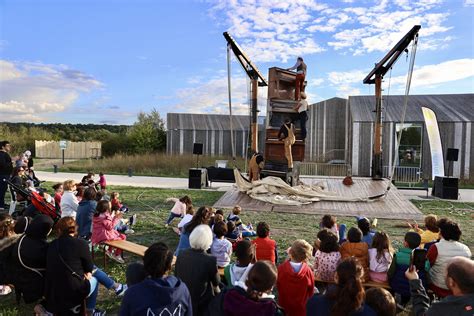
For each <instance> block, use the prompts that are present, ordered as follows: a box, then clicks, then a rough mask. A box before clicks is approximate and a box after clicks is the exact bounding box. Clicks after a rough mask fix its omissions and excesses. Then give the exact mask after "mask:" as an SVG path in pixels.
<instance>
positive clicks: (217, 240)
mask: <svg viewBox="0 0 474 316" xmlns="http://www.w3.org/2000/svg"><path fill="white" fill-rule="evenodd" d="M226 233H227V225H226V223H224V222H223V221H218V222H216V223H215V224H214V234H215V237H214V240H213V241H212V245H211V255H213V256H214V257H216V259H217V266H218V267H220V268H224V267H226V266H228V265H229V263H230V256H232V244H231V242H230V241H228V240H227V239H225V238H224V236H225V234H226Z"/></svg>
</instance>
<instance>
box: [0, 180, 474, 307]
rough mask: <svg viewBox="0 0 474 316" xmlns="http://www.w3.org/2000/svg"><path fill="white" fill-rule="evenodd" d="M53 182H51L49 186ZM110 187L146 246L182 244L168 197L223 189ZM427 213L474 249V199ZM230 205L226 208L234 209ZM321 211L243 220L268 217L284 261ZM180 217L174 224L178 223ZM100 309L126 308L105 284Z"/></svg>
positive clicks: (205, 199) (398, 228)
mask: <svg viewBox="0 0 474 316" xmlns="http://www.w3.org/2000/svg"><path fill="white" fill-rule="evenodd" d="M49 185H51V184H50V183H49V184H48V183H47V184H46V185H45V186H46V187H48V186H49ZM110 190H117V191H119V192H120V193H121V198H122V200H123V202H124V203H125V204H127V205H128V206H129V207H130V209H131V210H132V213H136V214H137V215H138V224H137V225H136V228H135V234H133V235H130V236H129V237H128V240H130V241H133V242H136V243H140V244H143V245H147V246H149V245H151V244H152V243H154V242H157V241H164V242H166V243H167V244H168V245H169V246H170V247H171V248H174V247H176V245H177V243H178V236H177V235H176V234H175V233H174V232H173V231H172V229H171V228H165V227H164V222H165V220H166V218H167V217H168V215H169V210H170V209H171V206H172V205H171V204H169V203H165V202H164V200H165V199H166V198H167V197H172V196H173V197H180V196H183V195H185V194H187V195H190V196H191V197H192V199H193V204H194V205H195V206H201V205H213V204H214V202H215V201H217V200H218V199H219V197H220V196H221V195H222V194H223V192H216V191H197V190H192V191H190V190H168V189H143V188H133V187H115V188H114V187H111V188H110ZM413 203H414V204H415V205H416V206H417V207H418V208H420V209H421V211H422V212H423V213H424V214H430V213H434V214H437V215H438V216H446V217H449V218H451V219H453V220H455V221H457V222H459V223H460V225H461V228H462V229H463V236H462V241H463V242H464V243H466V244H467V245H468V246H469V247H470V248H471V250H474V231H473V229H472V227H473V224H474V219H473V214H474V203H453V202H443V201H413ZM228 211H229V210H226V213H228ZM320 217H321V216H313V215H300V214H286V213H268V212H251V211H245V210H244V212H243V214H242V219H243V221H244V222H245V223H248V222H251V223H253V224H256V223H257V222H259V221H266V222H267V223H269V225H270V228H271V236H272V238H274V239H275V240H276V241H277V243H278V248H279V257H280V261H282V260H284V258H285V254H284V251H285V249H287V248H288V247H289V246H290V244H291V243H292V242H293V241H294V240H295V239H299V238H303V239H306V240H307V241H309V242H310V243H312V242H313V241H314V239H315V236H316V234H317V232H318V225H319V220H320ZM177 222H178V221H177V220H175V222H174V225H177ZM338 222H339V223H345V224H347V225H349V226H351V225H354V224H355V219H354V218H353V217H341V218H338ZM378 229H380V230H384V231H386V232H387V233H388V234H389V235H390V237H391V239H392V241H393V245H394V247H395V248H398V247H399V246H400V245H401V242H402V240H403V235H404V234H405V232H406V230H407V228H406V224H405V223H404V222H403V221H394V220H383V219H380V220H379V221H378ZM125 260H126V261H127V262H133V261H136V260H140V258H138V257H134V256H131V255H130V254H126V255H125ZM102 262H103V261H102V254H101V253H96V263H97V265H98V266H99V267H102ZM109 263H110V264H109V265H108V267H107V270H106V272H107V273H109V274H110V275H111V276H112V277H113V278H114V279H116V280H117V281H119V282H124V281H125V276H124V272H125V265H119V264H115V263H113V262H111V261H110V260H109ZM97 306H98V308H101V309H106V310H107V314H110V315H115V314H117V313H118V309H119V307H120V299H117V298H116V297H115V295H114V294H113V293H110V292H108V291H107V290H105V289H104V288H103V287H101V288H100V294H99V299H98V304H97ZM32 309H33V306H32V305H25V304H23V303H22V304H21V305H20V306H17V305H16V303H15V301H14V296H13V295H9V296H8V297H1V298H0V315H1V316H6V315H31V311H32Z"/></svg>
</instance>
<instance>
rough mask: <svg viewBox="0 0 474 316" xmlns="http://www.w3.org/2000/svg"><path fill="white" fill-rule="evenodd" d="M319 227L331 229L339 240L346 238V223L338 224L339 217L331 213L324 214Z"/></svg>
mask: <svg viewBox="0 0 474 316" xmlns="http://www.w3.org/2000/svg"><path fill="white" fill-rule="evenodd" d="M319 228H321V229H323V228H326V229H329V230H330V231H332V232H333V233H334V235H336V237H337V239H338V241H341V242H342V241H344V239H345V234H346V225H345V224H341V225H338V224H337V218H336V217H334V216H331V215H324V216H323V218H322V219H321V223H320V224H319Z"/></svg>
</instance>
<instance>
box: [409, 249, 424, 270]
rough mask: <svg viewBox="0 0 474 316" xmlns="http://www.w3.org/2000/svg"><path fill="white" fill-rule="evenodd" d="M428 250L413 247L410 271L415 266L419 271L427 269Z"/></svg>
mask: <svg viewBox="0 0 474 316" xmlns="http://www.w3.org/2000/svg"><path fill="white" fill-rule="evenodd" d="M426 252H427V251H426V250H425V249H413V251H412V252H411V256H410V271H413V268H415V269H416V270H418V271H424V270H425V262H426Z"/></svg>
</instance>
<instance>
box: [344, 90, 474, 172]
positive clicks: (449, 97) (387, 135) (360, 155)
mask: <svg viewBox="0 0 474 316" xmlns="http://www.w3.org/2000/svg"><path fill="white" fill-rule="evenodd" d="M403 100H404V96H402V95H394V96H385V97H384V99H383V108H384V110H383V121H384V126H383V131H382V133H383V144H382V149H383V158H382V159H383V166H384V175H386V174H387V173H388V170H389V169H390V168H391V166H392V161H393V157H395V155H396V153H395V152H394V151H395V146H396V142H397V139H396V131H397V129H399V127H400V126H399V125H400V124H399V123H400V119H401V116H402V110H403ZM422 107H428V108H431V109H432V110H433V111H434V112H435V113H436V116H437V120H438V125H439V131H440V136H441V143H442V147H443V153H444V158H445V159H446V152H447V149H448V148H457V149H459V159H458V161H457V162H454V163H453V167H452V175H453V176H454V177H459V178H460V179H474V155H473V154H472V153H474V142H473V140H474V129H473V128H472V122H473V121H474V94H472V93H471V94H444V95H442V94H440V95H411V96H409V98H408V106H407V111H406V116H405V124H406V126H411V128H412V129H414V128H415V127H417V126H418V127H419V130H420V134H421V144H420V148H419V149H418V150H414V151H413V150H411V149H410V150H409V149H406V151H405V152H404V151H403V150H405V149H403V148H402V149H401V150H399V153H398V154H399V156H400V160H399V162H400V164H402V165H403V160H405V157H404V156H405V155H406V156H408V157H409V158H410V159H411V160H414V158H413V157H411V156H412V155H413V153H414V152H415V154H416V157H418V159H419V162H420V171H421V173H422V174H421V177H422V178H425V179H431V154H430V146H429V141H428V134H427V132H426V128H425V126H424V118H423V113H422V110H421V108H422ZM347 108H348V111H347V112H346V113H348V115H347V116H345V120H346V126H348V127H349V128H348V130H347V134H346V138H347V141H346V159H347V161H348V162H349V163H350V165H351V166H352V173H353V174H354V175H358V176H370V174H371V172H370V168H371V163H372V161H371V159H372V146H373V141H374V139H373V135H374V132H373V128H374V120H375V113H374V109H375V97H374V96H350V97H349V99H348V102H347ZM404 133H405V132H404ZM402 135H404V134H402ZM402 137H403V136H402ZM420 153H421V155H420ZM415 160H416V158H415ZM448 165H449V164H448V163H447V162H446V161H445V173H446V174H448Z"/></svg>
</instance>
